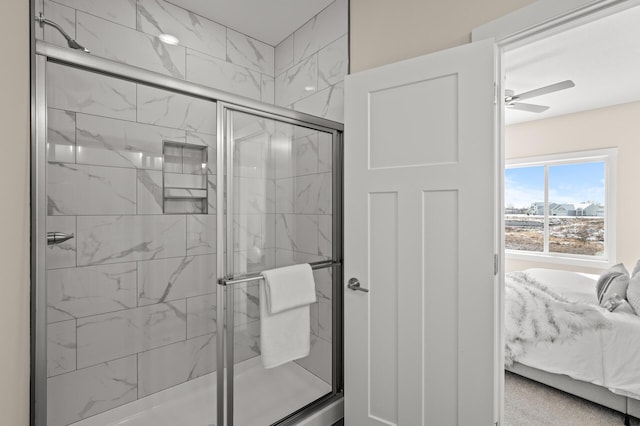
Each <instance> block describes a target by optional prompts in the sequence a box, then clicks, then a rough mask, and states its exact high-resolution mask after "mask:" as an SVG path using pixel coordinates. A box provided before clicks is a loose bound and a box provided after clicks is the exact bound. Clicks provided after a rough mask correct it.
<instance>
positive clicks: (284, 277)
mask: <svg viewBox="0 0 640 426" xmlns="http://www.w3.org/2000/svg"><path fill="white" fill-rule="evenodd" d="M298 266H306V267H307V268H308V271H309V272H311V267H310V266H309V265H296V267H288V268H281V269H289V271H284V272H285V273H282V272H283V271H281V270H277V269H275V270H271V271H265V272H263V276H264V277H265V279H264V282H263V283H261V284H260V352H261V353H262V365H263V366H264V367H265V368H273V367H277V366H279V365H282V364H285V363H287V362H289V361H293V360H296V359H300V358H304V357H306V356H308V355H309V352H310V349H311V320H310V315H311V314H310V309H309V305H310V304H311V303H314V302H315V301H316V292H315V283H314V281H313V274H312V273H311V274H310V276H311V278H310V285H309V282H307V280H309V276H308V275H306V273H305V268H297V267H298ZM291 268H293V269H291ZM296 277H298V278H296ZM305 277H306V278H305ZM292 282H293V283H294V284H295V283H296V282H297V285H299V286H304V287H306V289H307V291H306V292H305V291H299V290H300V289H297V288H293V289H291V293H288V292H286V291H285V290H286V289H287V288H288V287H289V286H290V285H292ZM294 287H295V285H294ZM269 289H271V291H270V293H271V294H270V297H269V296H268V292H269ZM309 289H311V293H312V295H311V296H310V295H309V294H308V293H309ZM273 290H275V292H274V291H273ZM281 298H284V299H285V300H280V299H281ZM274 302H275V303H274ZM270 304H271V305H272V306H275V309H276V311H277V312H275V313H270V312H269V305H270ZM286 306H289V308H288V309H285V310H282V309H284V308H283V307H286Z"/></svg>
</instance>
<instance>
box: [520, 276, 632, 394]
mask: <svg viewBox="0 0 640 426" xmlns="http://www.w3.org/2000/svg"><path fill="white" fill-rule="evenodd" d="M525 272H527V273H528V274H529V275H531V276H532V277H533V278H535V279H536V280H537V281H539V282H540V283H541V284H544V285H545V286H547V287H548V288H549V289H551V290H553V291H555V292H556V293H559V294H562V295H563V296H564V297H566V298H567V299H569V300H571V301H573V302H577V303H587V304H591V305H596V306H597V305H598V300H597V297H596V290H595V288H596V281H597V279H598V276H597V275H590V274H583V273H576V272H569V271H559V270H551V269H537V268H536V269H527V270H526V271H525ZM598 309H599V310H600V311H601V312H602V313H603V315H604V316H605V317H606V318H607V319H608V320H609V321H610V322H611V327H610V328H608V329H603V330H595V331H589V332H585V333H583V334H582V335H580V336H578V337H576V338H575V339H572V340H571V341H568V342H562V343H557V342H556V343H540V344H538V345H536V346H535V347H533V348H531V349H530V350H529V351H528V352H527V353H526V354H524V355H523V356H522V357H521V358H520V359H518V362H520V363H522V364H524V365H528V366H530V367H534V368H537V369H540V370H545V371H548V372H550V373H556V374H566V375H568V376H570V377H572V378H574V379H577V380H582V381H585V382H589V383H593V384H596V385H600V386H604V387H607V388H609V390H611V391H612V392H614V393H618V394H621V395H624V396H630V397H632V398H636V399H640V317H638V316H636V315H633V314H627V313H622V312H609V311H607V310H606V309H604V308H600V307H598Z"/></svg>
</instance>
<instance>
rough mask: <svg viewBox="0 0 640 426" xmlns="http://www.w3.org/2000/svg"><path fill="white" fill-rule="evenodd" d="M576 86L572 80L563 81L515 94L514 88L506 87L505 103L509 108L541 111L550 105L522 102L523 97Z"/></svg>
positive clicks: (533, 96)
mask: <svg viewBox="0 0 640 426" xmlns="http://www.w3.org/2000/svg"><path fill="white" fill-rule="evenodd" d="M573 86H575V84H574V82H573V81H571V80H565V81H561V82H559V83H554V84H550V85H549V86H544V87H539V88H537V89H533V90H530V91H528V92H524V93H519V94H517V95H515V94H514V92H513V90H511V89H506V90H505V91H504V94H505V95H506V96H505V98H504V104H505V106H506V107H507V108H513V109H518V110H520V111H528V112H537V113H541V112H544V111H546V110H548V109H549V107H548V106H543V105H535V104H525V103H523V102H520V101H521V100H523V99H529V98H535V97H536V96H542V95H546V94H548V93H553V92H557V91H559V90H564V89H569V88H571V87H573Z"/></svg>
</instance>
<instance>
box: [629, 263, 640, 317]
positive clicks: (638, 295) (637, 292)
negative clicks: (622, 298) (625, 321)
mask: <svg viewBox="0 0 640 426" xmlns="http://www.w3.org/2000/svg"><path fill="white" fill-rule="evenodd" d="M627 300H628V301H629V304H630V305H631V307H632V308H633V310H634V311H635V313H636V315H640V260H638V262H636V266H635V268H633V274H632V275H631V280H629V287H627Z"/></svg>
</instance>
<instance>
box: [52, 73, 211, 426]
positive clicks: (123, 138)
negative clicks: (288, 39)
mask: <svg viewBox="0 0 640 426" xmlns="http://www.w3.org/2000/svg"><path fill="white" fill-rule="evenodd" d="M46 86H47V105H46V107H47V119H48V135H47V141H46V153H47V167H46V171H45V173H46V196H47V207H46V208H47V223H46V231H47V233H48V234H49V235H51V236H52V240H51V243H52V244H51V245H49V246H48V249H47V253H46V254H47V256H46V269H47V272H46V291H47V326H46V333H47V340H48V344H47V425H48V426H62V425H68V424H72V423H73V424H78V425H104V424H114V423H118V424H120V423H119V422H126V424H131V425H150V424H153V425H172V426H173V425H177V424H184V425H196V424H198V425H202V424H214V423H215V421H216V420H215V419H216V409H215V405H214V404H213V402H214V401H215V400H216V398H215V392H216V387H215V374H211V373H212V372H214V371H215V369H216V331H217V330H216V322H215V311H216V280H217V271H216V215H215V213H216V210H215V209H216V205H215V203H216V202H215V200H216V190H215V173H216V169H215V162H216V137H215V133H216V103H215V102H211V101H207V100H203V99H198V98H193V97H189V96H186V95H182V94H177V93H173V92H169V91H165V90H161V89H157V88H154V87H149V86H145V85H142V84H137V83H135V82H132V81H127V80H120V79H116V78H112V77H108V76H105V75H101V74H97V73H91V72H88V71H83V70H79V69H76V68H72V67H67V66H64V65H59V64H55V63H47V64H46ZM56 232H57V233H58V234H57V240H55V238H56V235H55V234H52V233H56ZM66 237H71V238H70V239H67V240H66V241H64V242H60V240H61V239H64V238H66ZM76 422H77V423H76Z"/></svg>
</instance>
